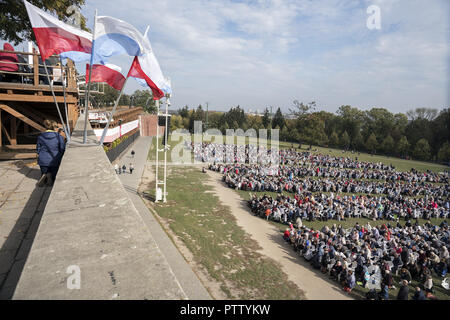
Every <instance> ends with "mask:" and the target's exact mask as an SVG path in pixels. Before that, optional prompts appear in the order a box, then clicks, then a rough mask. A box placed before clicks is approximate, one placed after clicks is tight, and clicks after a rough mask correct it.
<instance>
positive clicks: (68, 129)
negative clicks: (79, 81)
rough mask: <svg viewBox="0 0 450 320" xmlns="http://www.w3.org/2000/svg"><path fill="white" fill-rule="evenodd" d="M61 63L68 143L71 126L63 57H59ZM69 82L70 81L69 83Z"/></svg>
mask: <svg viewBox="0 0 450 320" xmlns="http://www.w3.org/2000/svg"><path fill="white" fill-rule="evenodd" d="M59 63H60V64H61V79H62V80H61V82H62V87H63V94H64V109H65V110H66V122H67V132H68V133H69V135H68V136H67V141H68V142H69V141H70V126H69V113H68V112H67V102H66V85H65V84H66V82H65V81H64V68H63V61H62V58H61V56H59ZM67 82H68V81H67Z"/></svg>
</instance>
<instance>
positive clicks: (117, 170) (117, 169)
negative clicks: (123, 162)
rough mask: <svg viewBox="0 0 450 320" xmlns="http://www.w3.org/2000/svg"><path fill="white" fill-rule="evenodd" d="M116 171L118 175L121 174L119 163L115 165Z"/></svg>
mask: <svg viewBox="0 0 450 320" xmlns="http://www.w3.org/2000/svg"><path fill="white" fill-rule="evenodd" d="M114 170H116V173H117V174H119V165H118V164H117V163H116V164H115V165H114Z"/></svg>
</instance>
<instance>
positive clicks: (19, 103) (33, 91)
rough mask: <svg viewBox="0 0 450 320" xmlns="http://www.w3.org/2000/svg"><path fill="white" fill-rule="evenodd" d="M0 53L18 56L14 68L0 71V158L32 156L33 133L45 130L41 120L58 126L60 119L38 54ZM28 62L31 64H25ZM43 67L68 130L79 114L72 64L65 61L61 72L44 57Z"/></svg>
mask: <svg viewBox="0 0 450 320" xmlns="http://www.w3.org/2000/svg"><path fill="white" fill-rule="evenodd" d="M1 52H6V53H14V54H16V55H18V56H21V57H22V59H19V62H17V63H16V64H17V65H18V66H19V68H18V71H16V72H10V71H2V70H0V160H6V159H25V158H34V157H36V153H35V149H36V140H37V136H38V135H39V133H40V132H42V131H45V128H44V125H43V122H44V120H45V119H49V120H54V121H56V122H57V123H58V125H59V126H62V123H61V119H60V117H59V115H58V111H57V109H56V105H55V103H54V100H53V96H52V92H51V89H50V85H49V84H48V81H47V76H46V74H45V71H43V67H44V66H43V64H42V62H40V59H39V57H40V56H39V54H38V53H36V52H32V53H29V52H17V51H4V50H0V53H1ZM56 58H57V59H54V61H59V57H56ZM31 59H32V60H31ZM21 61H22V62H21ZM31 61H32V64H30V63H29V62H31ZM47 68H48V72H49V75H50V81H53V88H54V92H55V96H56V100H57V102H58V106H59V110H60V113H61V115H62V116H63V121H64V123H65V124H67V122H68V123H69V126H70V128H71V130H72V129H73V127H74V125H75V123H76V121H77V119H78V116H79V107H78V98H79V92H78V88H77V81H76V69H75V66H74V63H73V62H72V61H70V60H69V61H68V63H67V65H66V66H63V71H62V72H61V67H60V66H59V65H56V64H53V65H49V63H48V60H47ZM63 79H64V81H63ZM63 84H65V92H66V104H67V117H68V121H67V119H66V111H65V107H64V94H63Z"/></svg>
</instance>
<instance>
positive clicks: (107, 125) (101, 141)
mask: <svg viewBox="0 0 450 320" xmlns="http://www.w3.org/2000/svg"><path fill="white" fill-rule="evenodd" d="M133 61H134V60H133ZM90 75H91V74H90V73H89V76H90ZM127 81H128V75H127V77H126V78H125V82H124V83H123V86H122V89H120V93H119V97H118V98H117V100H116V102H115V103H114V107H113V109H112V110H111V114H110V115H109V117H108V122H107V123H106V127H105V128H104V129H103V133H102V138H101V139H100V145H102V144H103V141H104V140H105V137H106V133H107V132H108V129H109V123H110V122H111V120H112V118H113V116H114V113H116V108H117V105H118V104H119V100H120V97H121V96H122V93H123V89H124V88H125V85H126V84H127Z"/></svg>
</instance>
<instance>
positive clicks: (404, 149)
mask: <svg viewBox="0 0 450 320" xmlns="http://www.w3.org/2000/svg"><path fill="white" fill-rule="evenodd" d="M408 150H409V142H408V139H407V138H406V137H405V136H402V137H401V138H400V140H399V141H398V142H397V151H398V152H399V153H400V155H401V156H402V157H405V156H406V155H407V154H408Z"/></svg>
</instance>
